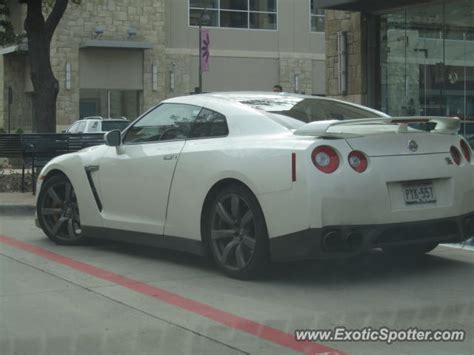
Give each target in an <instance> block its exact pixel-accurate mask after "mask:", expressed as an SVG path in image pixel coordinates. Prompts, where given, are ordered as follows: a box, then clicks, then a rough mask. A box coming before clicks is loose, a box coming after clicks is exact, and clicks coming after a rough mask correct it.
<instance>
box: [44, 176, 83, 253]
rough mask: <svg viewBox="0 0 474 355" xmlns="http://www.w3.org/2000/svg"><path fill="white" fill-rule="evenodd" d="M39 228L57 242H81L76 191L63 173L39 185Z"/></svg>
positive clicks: (67, 243) (65, 243)
mask: <svg viewBox="0 0 474 355" xmlns="http://www.w3.org/2000/svg"><path fill="white" fill-rule="evenodd" d="M36 212H37V217H38V221H39V224H40V226H41V229H43V231H44V232H45V234H46V235H47V236H48V237H49V238H50V239H51V240H53V241H54V242H55V243H57V244H63V245H75V244H80V243H82V240H83V235H82V231H81V222H80V218H79V207H78V205H77V198H76V193H75V192H74V188H73V186H72V184H71V182H70V181H69V180H68V179H67V178H66V177H65V176H64V175H55V176H53V177H51V178H49V179H48V180H46V181H45V183H44V184H43V186H42V187H41V191H40V193H39V196H38V202H37V206H36Z"/></svg>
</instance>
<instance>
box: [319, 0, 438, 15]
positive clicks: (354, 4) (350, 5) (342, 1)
mask: <svg viewBox="0 0 474 355" xmlns="http://www.w3.org/2000/svg"><path fill="white" fill-rule="evenodd" d="M432 1H435V0H384V1H382V0H319V1H318V7H319V8H322V9H328V10H346V11H361V12H367V13H375V12H381V11H384V10H388V9H393V8H396V7H403V6H409V5H416V4H422V3H426V2H432Z"/></svg>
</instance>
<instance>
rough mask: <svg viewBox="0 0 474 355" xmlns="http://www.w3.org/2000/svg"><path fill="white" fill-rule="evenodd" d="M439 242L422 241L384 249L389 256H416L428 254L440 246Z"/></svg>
mask: <svg viewBox="0 0 474 355" xmlns="http://www.w3.org/2000/svg"><path fill="white" fill-rule="evenodd" d="M438 244H439V243H422V244H413V245H403V246H393V247H384V248H383V251H384V253H385V254H387V255H389V256H405V257H414V256H418V255H423V254H426V253H428V252H430V251H432V250H433V249H434V248H436V247H437V246H438Z"/></svg>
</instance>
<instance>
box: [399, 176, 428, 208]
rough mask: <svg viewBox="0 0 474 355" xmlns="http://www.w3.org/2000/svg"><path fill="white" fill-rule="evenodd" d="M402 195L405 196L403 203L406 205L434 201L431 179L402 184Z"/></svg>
mask: <svg viewBox="0 0 474 355" xmlns="http://www.w3.org/2000/svg"><path fill="white" fill-rule="evenodd" d="M403 197H404V198H405V204H407V205H417V204H424V203H434V202H436V196H435V191H434V188H433V183H432V182H431V181H429V182H418V183H413V184H404V185H403Z"/></svg>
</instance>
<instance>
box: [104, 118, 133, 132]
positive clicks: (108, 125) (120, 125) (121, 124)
mask: <svg viewBox="0 0 474 355" xmlns="http://www.w3.org/2000/svg"><path fill="white" fill-rule="evenodd" d="M129 124H130V122H129V121H126V120H123V121H102V131H104V132H107V131H111V130H113V129H119V130H121V131H122V130H123V129H124V128H125V127H127V126H128V125H129Z"/></svg>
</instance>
